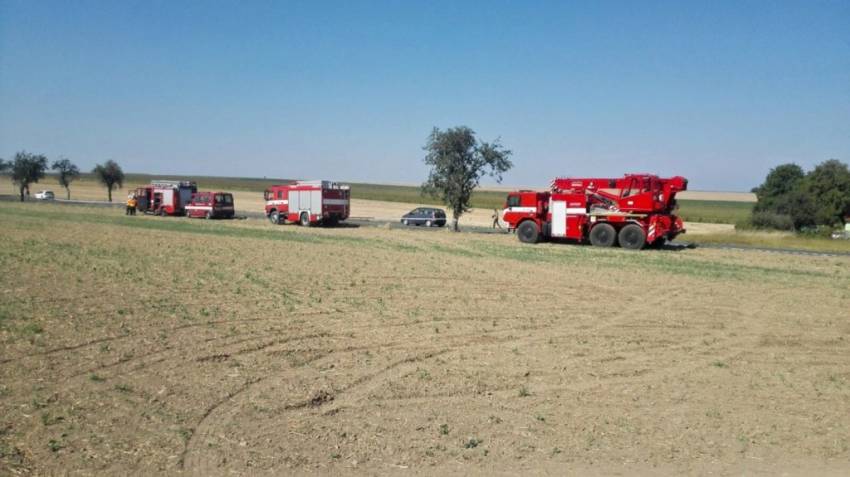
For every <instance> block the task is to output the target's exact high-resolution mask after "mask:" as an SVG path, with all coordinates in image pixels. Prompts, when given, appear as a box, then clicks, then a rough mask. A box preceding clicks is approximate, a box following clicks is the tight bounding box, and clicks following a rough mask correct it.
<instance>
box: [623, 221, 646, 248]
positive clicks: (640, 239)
mask: <svg viewBox="0 0 850 477" xmlns="http://www.w3.org/2000/svg"><path fill="white" fill-rule="evenodd" d="M619 239H620V246H621V247H623V248H627V249H629V250H640V249H642V248H643V246H644V244H645V243H646V234H645V233H643V228H641V226H640V225H637V224H629V225H626V226H625V227H623V228H622V229H620V234H619Z"/></svg>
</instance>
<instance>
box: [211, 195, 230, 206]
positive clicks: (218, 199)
mask: <svg viewBox="0 0 850 477" xmlns="http://www.w3.org/2000/svg"><path fill="white" fill-rule="evenodd" d="M215 203H216V204H225V205H230V204H232V203H233V196H232V195H230V194H216V195H215Z"/></svg>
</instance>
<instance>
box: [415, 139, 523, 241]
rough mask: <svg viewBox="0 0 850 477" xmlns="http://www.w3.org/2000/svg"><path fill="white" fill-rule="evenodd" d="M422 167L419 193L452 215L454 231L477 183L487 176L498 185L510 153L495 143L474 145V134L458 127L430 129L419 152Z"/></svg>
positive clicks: (505, 169)
mask: <svg viewBox="0 0 850 477" xmlns="http://www.w3.org/2000/svg"><path fill="white" fill-rule="evenodd" d="M423 149H424V150H425V151H427V155H426V156H425V164H427V165H429V166H431V170H430V172H429V173H428V180H427V181H426V182H425V183H424V184H422V192H423V193H424V194H428V195H430V196H432V197H435V198H439V199H440V200H442V201H443V203H445V204H446V205H447V206H448V207H449V208H450V209H451V211H452V219H453V220H452V229H453V230H455V231H457V230H458V219H459V218H460V216H461V215H463V214H464V212H467V211H469V200H470V198H471V197H472V192H473V191H474V190H475V188H476V187H478V184H479V181H480V180H481V178H482V177H483V176H484V175H485V174H489V175H490V176H491V177H493V178H494V179H496V182H502V174H504V173H505V172H507V171H508V170H509V169H510V168H511V167H513V164H512V163H511V161H510V160H509V159H508V158H509V157H510V155H511V151H510V150H507V149H504V148H503V147H502V145H501V144H500V143H499V140H498V139H497V140H495V141H493V142H491V143H487V142H481V141H477V140H476V139H475V131H473V130H472V129H470V128H468V127H466V126H459V127H455V128H449V129H447V130H445V131H440V130H439V129H438V128H434V129H433V130H432V131H431V134H430V135H429V136H428V142H427V143H426V144H425V147H424V148H423Z"/></svg>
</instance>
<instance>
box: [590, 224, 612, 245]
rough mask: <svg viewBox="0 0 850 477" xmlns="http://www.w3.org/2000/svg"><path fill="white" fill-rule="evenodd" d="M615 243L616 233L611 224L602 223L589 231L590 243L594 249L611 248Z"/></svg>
mask: <svg viewBox="0 0 850 477" xmlns="http://www.w3.org/2000/svg"><path fill="white" fill-rule="evenodd" d="M616 241H617V231H616V230H614V226H612V225H611V224H607V223H605V222H603V223H601V224H596V225H595V226H594V227H593V228H592V229H590V243H591V245H593V246H594V247H611V246H613V245H614V242H616Z"/></svg>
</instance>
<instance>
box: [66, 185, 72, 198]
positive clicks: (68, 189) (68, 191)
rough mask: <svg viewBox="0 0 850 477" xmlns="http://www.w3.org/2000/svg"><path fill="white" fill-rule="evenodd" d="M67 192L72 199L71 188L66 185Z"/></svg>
mask: <svg viewBox="0 0 850 477" xmlns="http://www.w3.org/2000/svg"><path fill="white" fill-rule="evenodd" d="M65 192H67V193H68V197H67V200H71V188H70V187H65Z"/></svg>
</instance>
